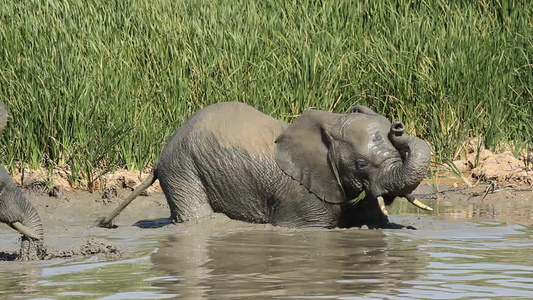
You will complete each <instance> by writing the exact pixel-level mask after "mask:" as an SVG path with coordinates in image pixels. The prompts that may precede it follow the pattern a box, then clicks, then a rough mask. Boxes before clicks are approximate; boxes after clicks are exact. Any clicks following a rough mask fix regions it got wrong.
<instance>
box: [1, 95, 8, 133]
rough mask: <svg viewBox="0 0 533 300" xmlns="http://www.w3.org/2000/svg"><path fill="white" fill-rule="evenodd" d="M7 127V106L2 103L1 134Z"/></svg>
mask: <svg viewBox="0 0 533 300" xmlns="http://www.w3.org/2000/svg"><path fill="white" fill-rule="evenodd" d="M6 125H7V106H6V105H5V104H4V102H2V101H0V132H2V130H4V128H6Z"/></svg>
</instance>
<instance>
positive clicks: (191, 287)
mask: <svg viewBox="0 0 533 300" xmlns="http://www.w3.org/2000/svg"><path fill="white" fill-rule="evenodd" d="M432 205H434V206H436V208H437V212H438V213H437V214H433V215H430V214H425V213H421V212H418V211H414V210H412V209H410V208H407V207H404V206H403V205H399V206H397V207H395V208H393V209H391V213H393V214H395V215H394V216H393V217H392V219H393V220H394V221H395V222H397V223H401V224H407V225H412V226H415V227H417V229H418V230H408V229H401V230H358V229H349V230H322V229H320V230H318V229H317V230H294V229H284V228H278V227H272V226H269V225H253V224H246V223H243V222H238V221H232V220H228V219H227V218H225V217H223V216H216V217H215V218H212V219H208V220H201V221H197V222H191V223H186V224H180V225H176V226H174V225H171V226H165V227H159V228H139V227H138V226H131V224H133V223H135V222H130V220H129V219H125V220H122V222H123V225H122V226H121V227H119V228H117V229H115V230H105V229H100V228H92V227H90V226H89V225H90V224H91V222H92V220H94V215H92V214H89V215H88V217H87V220H85V221H84V222H85V223H83V222H81V223H80V224H79V225H77V227H76V226H74V227H72V228H70V229H69V230H68V231H61V230H59V229H58V230H56V231H54V230H50V228H48V229H49V231H51V233H50V237H49V241H50V242H52V243H53V242H54V240H63V241H64V240H68V239H69V238H70V239H76V238H80V237H85V236H87V235H91V236H100V237H104V238H107V239H109V240H111V241H112V242H113V243H115V244H118V245H121V246H123V247H124V248H126V249H128V250H129V251H131V253H132V256H130V257H128V258H124V259H120V260H114V261H105V260H100V259H98V258H97V257H89V258H85V259H70V260H52V261H41V262H0V279H1V280H0V298H6V299H176V298H184V299H250V298H257V299H528V298H532V296H533V256H532V255H533V254H532V253H533V252H532V251H531V249H533V240H532V233H533V228H532V227H531V226H530V225H528V224H527V220H526V222H525V223H526V224H512V223H503V222H501V221H498V220H496V219H497V218H496V219H495V218H493V217H490V216H487V215H485V216H483V215H480V214H472V213H464V212H458V206H456V205H455V206H454V207H453V208H452V207H449V206H447V205H446V204H445V203H443V204H438V203H432ZM464 209H467V210H468V209H469V206H468V205H467V206H466V208H464ZM104 210H106V209H104ZM141 210H145V211H146V208H142V209H141ZM478 211H479V207H478ZM94 214H95V215H96V214H97V213H96V212H95V213H94ZM162 214H163V215H162ZM165 214H166V208H164V207H163V208H161V210H158V211H157V212H156V213H155V215H156V216H160V217H162V216H164V215H165ZM45 218H46V217H45ZM131 220H132V221H134V220H138V217H137V216H136V215H133V216H131ZM150 222H153V224H157V225H158V226H160V225H162V224H164V222H163V223H162V222H161V220H158V222H154V221H153V220H146V221H145V222H144V223H143V222H140V223H137V224H147V223H148V224H149V223H150ZM124 224H125V225H124ZM141 227H145V226H141ZM0 234H1V235H2V237H3V240H2V241H1V242H0V249H3V248H5V247H8V248H9V247H11V248H13V247H16V246H17V235H16V233H15V232H12V230H10V229H8V228H7V227H5V226H3V227H2V228H1V229H0Z"/></svg>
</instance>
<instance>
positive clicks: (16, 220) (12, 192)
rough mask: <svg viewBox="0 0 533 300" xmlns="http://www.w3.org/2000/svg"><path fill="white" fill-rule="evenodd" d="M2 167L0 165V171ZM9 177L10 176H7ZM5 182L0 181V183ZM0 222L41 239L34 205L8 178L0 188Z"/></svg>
mask: <svg viewBox="0 0 533 300" xmlns="http://www.w3.org/2000/svg"><path fill="white" fill-rule="evenodd" d="M2 169H3V168H1V167H0V173H1V171H2ZM9 179H10V178H9ZM2 183H5V182H0V185H1V184H2ZM0 190H1V191H0V222H3V223H6V224H8V225H9V226H10V227H11V228H13V229H15V230H17V231H18V232H20V233H21V234H22V235H24V236H27V237H29V238H32V239H35V240H41V239H43V224H42V222H41V218H40V217H39V214H38V213H37V210H36V209H35V207H34V206H33V205H32V204H31V202H30V201H28V199H26V197H24V195H23V194H22V191H21V190H20V188H18V187H17V186H15V183H14V182H13V181H12V180H9V181H8V183H7V187H6V186H4V189H3V190H2V189H1V188H0Z"/></svg>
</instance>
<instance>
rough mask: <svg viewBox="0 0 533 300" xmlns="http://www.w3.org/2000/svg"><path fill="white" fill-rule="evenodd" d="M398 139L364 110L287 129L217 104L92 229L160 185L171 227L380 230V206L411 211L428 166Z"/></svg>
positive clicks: (425, 154) (398, 130)
mask: <svg viewBox="0 0 533 300" xmlns="http://www.w3.org/2000/svg"><path fill="white" fill-rule="evenodd" d="M403 131H404V128H403V124H401V123H398V122H396V123H394V124H391V122H390V121H389V120H388V119H387V118H385V117H383V116H382V115H379V114H377V113H375V112H373V111H372V110H370V109H369V108H366V107H364V106H354V107H353V108H352V109H351V110H350V113H347V114H337V113H331V112H327V111H320V110H313V109H308V110H306V111H305V112H304V113H302V115H300V116H299V117H298V118H296V119H295V121H294V122H292V123H290V124H288V123H285V122H282V121H280V120H276V119H274V118H272V117H270V116H268V115H266V114H263V113H262V112H260V111H258V110H256V109H255V108H252V107H250V106H248V105H246V104H243V103H238V102H223V103H218V104H214V105H211V106H208V107H206V108H204V109H202V110H200V111H198V112H197V113H196V114H194V115H193V116H192V117H191V118H190V119H189V120H188V121H186V122H185V123H184V124H183V125H182V126H181V127H180V128H179V129H178V130H177V131H176V132H175V133H174V135H173V136H172V137H171V138H170V140H169V141H168V142H167V144H166V146H165V147H164V149H163V151H162V153H161V156H160V159H159V161H158V163H157V166H156V168H155V170H154V172H153V174H152V175H151V176H150V177H149V178H147V179H146V180H145V181H144V182H143V183H142V184H141V185H140V186H139V187H137V189H136V190H135V191H134V192H133V193H132V194H131V195H130V196H129V197H128V198H127V199H126V200H125V201H124V202H123V203H122V204H121V205H120V206H119V207H118V208H117V209H116V210H115V211H114V212H113V213H111V214H110V215H109V216H108V217H107V218H105V219H103V218H102V219H100V220H99V223H100V225H101V226H109V225H110V224H111V220H112V219H113V218H114V217H115V216H116V215H118V213H120V211H121V210H122V209H123V208H124V207H125V206H127V205H128V204H129V203H130V202H131V201H132V200H133V199H134V198H135V197H136V196H137V195H138V194H139V193H141V192H142V191H143V190H145V189H146V188H147V187H148V186H150V185H151V184H152V183H153V182H154V181H155V180H156V179H159V181H160V183H161V187H162V189H163V191H164V193H165V196H166V199H167V201H168V205H169V208H170V217H171V219H172V220H173V221H175V222H181V221H185V220H190V219H194V218H202V217H206V216H209V215H210V214H212V213H213V212H219V213H224V214H226V215H227V216H229V217H230V218H233V219H237V220H243V221H248V222H254V223H271V224H273V225H278V226H286V227H326V228H332V227H352V226H362V225H367V226H369V227H385V226H387V224H388V218H387V215H386V209H385V205H388V204H390V203H391V202H392V201H393V200H394V199H395V198H396V197H397V196H404V197H406V198H408V199H411V200H412V201H411V200H410V201H411V202H413V201H416V202H418V200H416V199H414V198H412V196H411V194H410V193H411V192H412V191H413V190H414V189H415V188H416V187H417V186H418V184H419V183H420V181H421V180H422V179H423V178H424V177H425V175H426V173H427V170H428V167H429V161H430V149H429V147H428V145H427V143H426V142H424V141H423V140H421V139H418V138H415V137H411V136H408V135H406V134H404V132H403ZM363 192H364V194H362V193H363ZM360 195H364V197H363V198H362V199H360V200H359V201H358V202H356V203H354V201H352V200H353V199H355V198H358V197H359V196H360ZM359 198H361V197H359Z"/></svg>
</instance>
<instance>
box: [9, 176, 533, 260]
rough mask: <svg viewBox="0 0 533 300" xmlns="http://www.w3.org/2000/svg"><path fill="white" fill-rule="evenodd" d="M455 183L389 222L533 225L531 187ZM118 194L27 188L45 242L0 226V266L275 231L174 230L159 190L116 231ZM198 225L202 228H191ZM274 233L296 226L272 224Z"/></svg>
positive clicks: (205, 226)
mask: <svg viewBox="0 0 533 300" xmlns="http://www.w3.org/2000/svg"><path fill="white" fill-rule="evenodd" d="M459 184H460V183H459V182H456V181H455V180H451V181H450V180H446V182H442V183H439V185H438V189H436V188H437V187H436V186H435V184H428V183H427V182H426V183H423V184H422V185H421V186H420V187H419V188H418V189H417V190H416V191H415V193H414V194H415V196H416V197H417V198H418V199H420V200H421V201H423V202H424V203H426V204H428V205H430V206H432V207H433V208H434V209H435V211H434V212H431V213H428V212H425V211H421V210H419V209H416V208H414V207H413V206H412V205H410V204H409V203H407V201H401V200H397V201H395V202H394V203H393V205H392V206H391V207H390V208H389V213H390V221H391V222H394V223H396V224H401V225H403V226H406V228H405V229H400V230H408V229H407V228H410V229H428V228H430V229H437V230H438V229H444V228H438V227H439V225H438V224H441V223H438V222H435V220H436V219H435V217H436V218H447V219H450V218H451V219H455V220H480V221H490V222H502V223H507V224H521V225H526V226H530V225H532V224H533V191H532V190H531V189H526V188H517V187H511V186H507V187H505V186H498V185H496V184H479V185H477V186H476V187H474V188H466V187H461V186H459ZM115 191H116V193H113V194H112V195H111V196H110V195H109V193H108V191H105V190H104V191H97V192H94V193H89V192H86V191H79V190H74V191H62V193H61V196H60V197H57V196H54V195H50V194H49V193H47V192H45V191H43V192H35V190H33V189H30V190H25V193H26V194H27V196H28V198H29V199H30V201H32V203H33V204H34V205H35V207H36V209H37V210H38V212H39V214H40V216H41V218H42V220H43V226H44V232H45V239H44V244H42V245H28V244H27V243H25V242H24V241H22V243H21V239H20V236H19V235H18V233H17V232H16V231H14V230H11V229H10V228H9V227H7V226H3V227H2V228H0V234H2V236H3V238H4V240H3V241H2V243H0V261H1V260H4V261H6V260H7V261H11V260H32V259H33V260H35V259H39V260H50V259H82V258H85V257H92V256H97V257H98V259H101V260H115V259H121V258H125V257H129V256H130V255H132V254H131V253H136V254H135V255H140V254H142V253H143V251H144V250H146V249H143V247H145V246H146V241H144V242H142V243H141V242H140V241H141V240H146V238H147V236H148V237H151V238H153V239H154V240H157V241H158V240H160V239H168V236H178V235H180V234H183V233H186V232H189V231H190V230H195V231H202V230H207V231H213V230H217V228H225V230H226V231H227V230H230V231H231V230H232V228H235V229H236V228H239V230H241V229H242V228H255V229H257V228H260V229H261V228H272V226H271V225H268V224H266V225H265V224H255V225H254V224H244V223H243V222H240V221H234V220H230V219H229V218H227V217H226V216H224V215H221V214H215V215H213V216H212V217H211V218H209V219H204V220H195V221H190V222H186V223H182V224H178V225H173V224H171V223H170V221H169V220H168V215H169V210H168V207H167V203H166V199H165V196H164V194H163V193H162V192H160V191H157V190H156V191H153V192H152V193H151V194H149V195H145V196H140V197H138V198H137V199H136V200H135V201H134V202H132V203H131V204H130V206H128V207H127V208H126V209H125V210H124V211H123V212H122V214H121V215H119V217H118V218H117V219H116V225H117V228H115V229H105V228H99V227H97V226H96V224H95V221H96V220H97V219H98V218H99V217H102V216H105V215H107V214H108V213H109V212H111V211H112V210H113V209H114V208H115V207H116V206H117V205H118V204H119V203H120V202H121V201H122V199H123V198H124V197H126V196H127V195H128V194H129V193H130V190H129V189H127V188H121V189H116V190H115ZM197 224H201V226H196V225H197ZM443 224H444V223H443ZM192 228H194V229H192ZM273 230H276V231H291V230H294V229H287V228H277V227H276V228H274V229H273ZM333 230H335V229H333ZM339 230H340V229H339ZM116 240H120V241H121V242H120V244H117V243H115V241H116ZM21 246H22V248H21ZM32 247H33V248H32ZM152 250H153V249H152ZM152 250H150V251H152ZM145 254H146V253H145Z"/></svg>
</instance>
